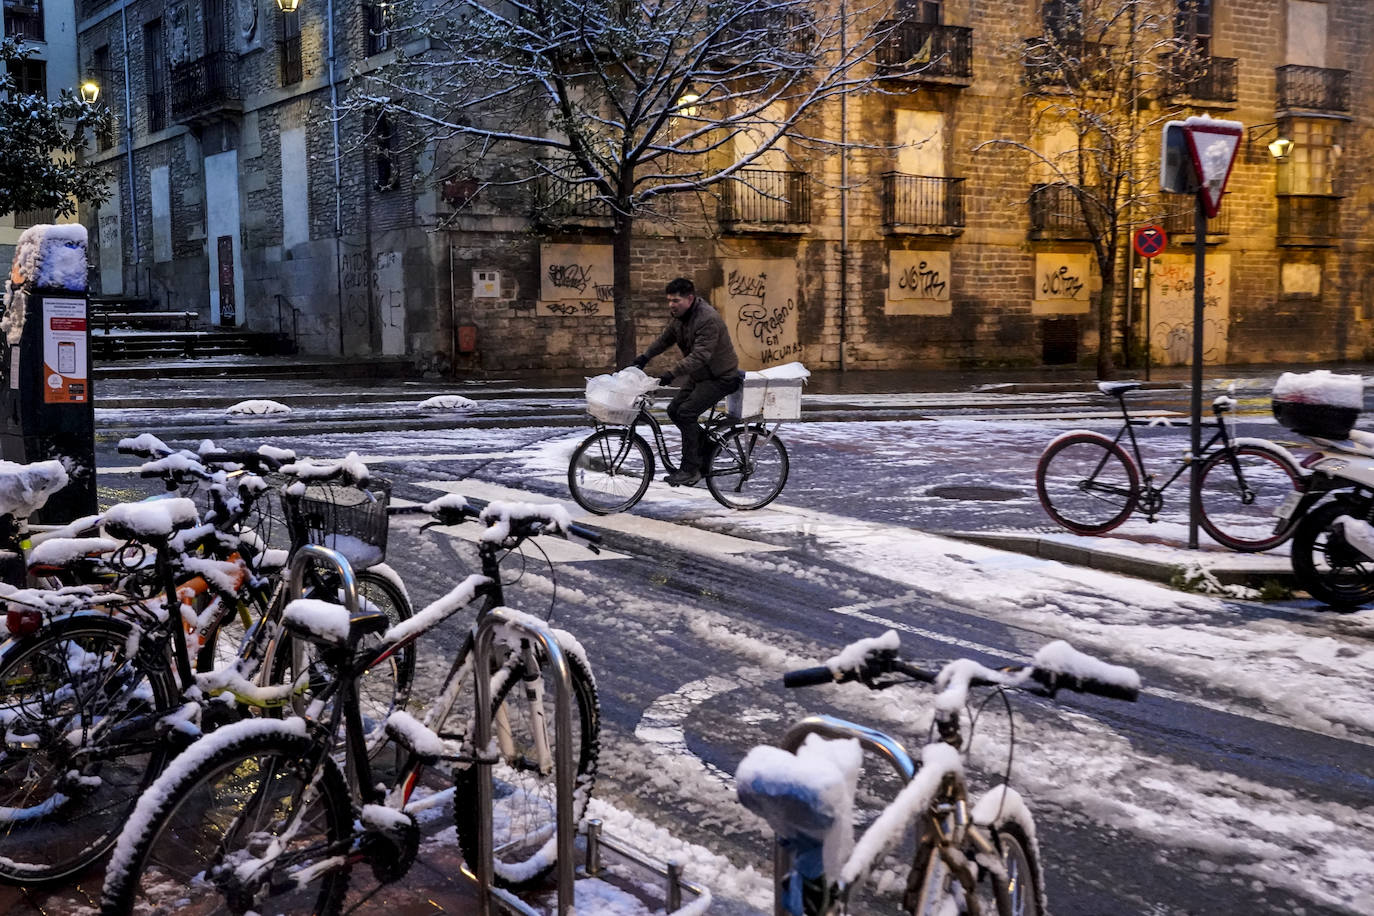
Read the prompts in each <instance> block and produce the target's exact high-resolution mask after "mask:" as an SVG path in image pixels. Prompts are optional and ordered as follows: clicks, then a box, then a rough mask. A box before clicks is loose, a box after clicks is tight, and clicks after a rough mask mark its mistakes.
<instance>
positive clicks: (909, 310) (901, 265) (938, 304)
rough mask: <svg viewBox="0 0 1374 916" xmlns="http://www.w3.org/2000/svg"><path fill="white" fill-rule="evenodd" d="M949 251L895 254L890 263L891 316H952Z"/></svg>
mask: <svg viewBox="0 0 1374 916" xmlns="http://www.w3.org/2000/svg"><path fill="white" fill-rule="evenodd" d="M949 281H950V269H949V252H948V251H892V252H889V253H888V260H887V304H886V308H885V311H886V312H887V314H889V315H948V314H950V310H951V305H950V295H949V287H950V282H949Z"/></svg>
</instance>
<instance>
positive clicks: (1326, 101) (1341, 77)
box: [1276, 65, 1350, 111]
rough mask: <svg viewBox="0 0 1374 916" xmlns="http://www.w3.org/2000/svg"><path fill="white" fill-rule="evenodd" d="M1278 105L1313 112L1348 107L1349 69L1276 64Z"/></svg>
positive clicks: (1344, 109)
mask: <svg viewBox="0 0 1374 916" xmlns="http://www.w3.org/2000/svg"><path fill="white" fill-rule="evenodd" d="M1276 73H1277V75H1278V108H1279V109H1280V110H1285V109H1290V108H1311V109H1314V110H1316V111H1349V110H1350V71H1349V70H1327V69H1326V68H1325V67H1299V66H1296V65H1289V66H1287V67H1279V68H1278V70H1277V71H1276Z"/></svg>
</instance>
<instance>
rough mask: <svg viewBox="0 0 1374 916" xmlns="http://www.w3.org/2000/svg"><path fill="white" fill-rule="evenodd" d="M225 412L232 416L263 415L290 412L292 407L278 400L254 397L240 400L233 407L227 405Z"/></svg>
mask: <svg viewBox="0 0 1374 916" xmlns="http://www.w3.org/2000/svg"><path fill="white" fill-rule="evenodd" d="M224 412H225V413H227V414H229V415H230V416H263V415H265V414H270V413H290V412H291V408H290V407H287V406H286V405H285V404H281V403H278V402H277V401H268V400H265V399H253V400H248V401H239V402H238V403H237V404H235V405H234V406H232V407H226V408H225V409H224Z"/></svg>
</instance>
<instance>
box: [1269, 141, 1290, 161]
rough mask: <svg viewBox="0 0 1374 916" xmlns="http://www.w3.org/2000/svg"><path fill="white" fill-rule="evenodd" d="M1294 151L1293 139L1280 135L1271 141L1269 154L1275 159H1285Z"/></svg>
mask: <svg viewBox="0 0 1374 916" xmlns="http://www.w3.org/2000/svg"><path fill="white" fill-rule="evenodd" d="M1291 152H1293V141H1292V140H1289V139H1288V138H1287V137H1279V138H1277V139H1276V140H1273V141H1271V142H1270V143H1269V155H1271V156H1273V157H1274V158H1275V159H1283V158H1286V157H1287V156H1288V154H1289V153H1291Z"/></svg>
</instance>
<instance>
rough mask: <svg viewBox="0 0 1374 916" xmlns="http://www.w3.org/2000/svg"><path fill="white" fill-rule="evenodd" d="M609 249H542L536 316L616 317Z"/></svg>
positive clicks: (575, 246) (563, 246) (546, 246)
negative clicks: (613, 315) (614, 315)
mask: <svg viewBox="0 0 1374 916" xmlns="http://www.w3.org/2000/svg"><path fill="white" fill-rule="evenodd" d="M612 277H613V274H612V266H611V246H610V245H540V246H539V304H538V306H537V307H536V308H535V309H534V312H533V313H534V314H538V315H554V316H557V317H561V318H577V317H584V318H585V317H593V316H598V315H606V316H610V315H612V314H614V301H615V300H614V298H613V297H612V295H611V281H612Z"/></svg>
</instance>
